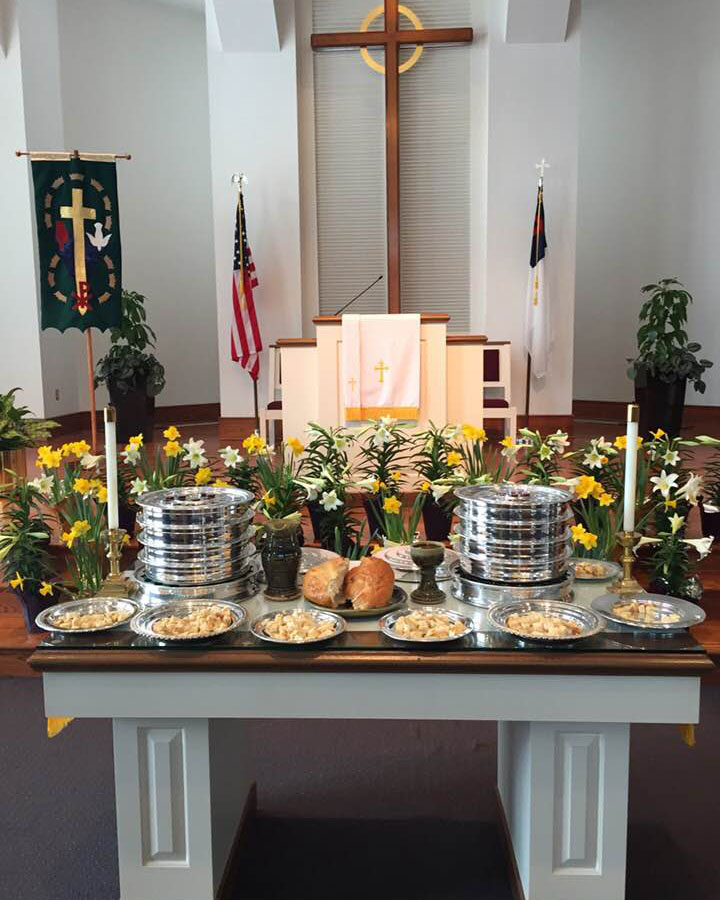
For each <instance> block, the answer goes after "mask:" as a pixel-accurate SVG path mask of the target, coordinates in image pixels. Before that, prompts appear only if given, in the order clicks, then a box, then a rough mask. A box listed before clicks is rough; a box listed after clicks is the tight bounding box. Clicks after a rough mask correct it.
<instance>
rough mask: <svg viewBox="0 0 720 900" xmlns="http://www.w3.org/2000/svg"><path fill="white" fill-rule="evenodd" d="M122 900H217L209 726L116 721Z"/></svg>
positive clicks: (168, 721) (194, 722)
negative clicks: (213, 847)
mask: <svg viewBox="0 0 720 900" xmlns="http://www.w3.org/2000/svg"><path fill="white" fill-rule="evenodd" d="M113 742H114V753H115V793H116V804H117V829H118V861H119V867H120V896H121V897H122V900H213V898H214V887H215V884H214V878H213V856H212V837H211V835H212V829H211V818H210V753H209V742H208V721H207V719H188V720H184V721H183V720H173V719H114V720H113Z"/></svg>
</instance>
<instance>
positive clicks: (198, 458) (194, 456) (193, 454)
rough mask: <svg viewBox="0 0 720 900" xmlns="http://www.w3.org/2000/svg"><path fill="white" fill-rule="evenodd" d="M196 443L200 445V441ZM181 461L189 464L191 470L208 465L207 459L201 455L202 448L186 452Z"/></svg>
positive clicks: (194, 448)
mask: <svg viewBox="0 0 720 900" xmlns="http://www.w3.org/2000/svg"><path fill="white" fill-rule="evenodd" d="M198 443H202V441H199V442H198ZM186 446H187V445H186ZM183 459H184V460H185V462H187V463H190V468H191V469H202V468H204V467H205V466H206V465H207V464H208V458H207V456H205V454H204V453H203V451H202V447H200V448H197V447H193V448H192V450H188V452H187V453H186V454H185V456H184V457H183Z"/></svg>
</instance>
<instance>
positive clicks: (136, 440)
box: [130, 434, 143, 447]
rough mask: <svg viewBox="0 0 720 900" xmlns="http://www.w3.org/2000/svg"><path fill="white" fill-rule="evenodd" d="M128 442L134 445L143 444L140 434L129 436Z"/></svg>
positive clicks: (140, 445)
mask: <svg viewBox="0 0 720 900" xmlns="http://www.w3.org/2000/svg"><path fill="white" fill-rule="evenodd" d="M130 443H131V444H134V446H136V447H142V445H143V436H142V434H136V435H135V437H131V438H130Z"/></svg>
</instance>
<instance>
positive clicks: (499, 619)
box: [487, 600, 605, 644]
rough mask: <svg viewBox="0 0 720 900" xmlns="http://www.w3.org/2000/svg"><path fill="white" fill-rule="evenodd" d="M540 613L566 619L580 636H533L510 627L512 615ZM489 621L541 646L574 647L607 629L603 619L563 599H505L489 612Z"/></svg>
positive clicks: (500, 629)
mask: <svg viewBox="0 0 720 900" xmlns="http://www.w3.org/2000/svg"><path fill="white" fill-rule="evenodd" d="M531 612H538V613H542V614H543V615H546V616H553V617H554V618H558V619H564V620H565V621H566V622H567V623H568V624H572V625H576V626H579V628H580V632H579V633H578V634H571V635H567V636H564V635H563V636H557V637H553V636H551V635H532V634H527V633H525V632H523V631H519V630H517V629H515V628H511V627H510V626H508V624H507V620H508V618H509V617H510V616H512V615H516V614H520V615H522V614H523V613H531ZM487 617H488V622H489V623H490V624H491V625H492V626H493V628H497V630H498V631H504V632H505V633H506V634H511V635H512V636H513V637H515V638H518V639H519V640H521V641H530V642H532V643H538V644H571V643H573V642H574V641H582V640H585V638H589V637H592V636H593V635H596V634H599V633H600V632H601V631H603V629H604V628H605V622H604V620H603V619H602V618H601V617H600V616H599V615H598V614H597V613H595V612H593V611H592V610H591V609H586V608H585V607H583V606H576V605H575V604H574V603H564V602H562V601H560V600H505V601H503V602H502V603H496V604H495V605H494V606H491V607H490V609H489V610H488V613H487Z"/></svg>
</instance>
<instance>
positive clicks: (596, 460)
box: [583, 447, 603, 469]
mask: <svg viewBox="0 0 720 900" xmlns="http://www.w3.org/2000/svg"><path fill="white" fill-rule="evenodd" d="M583 465H584V466H587V467H588V469H602V467H603V458H602V455H601V454H600V453H598V449H597V447H593V448H592V450H591V451H590V452H589V453H586V454H585V458H584V459H583Z"/></svg>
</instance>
